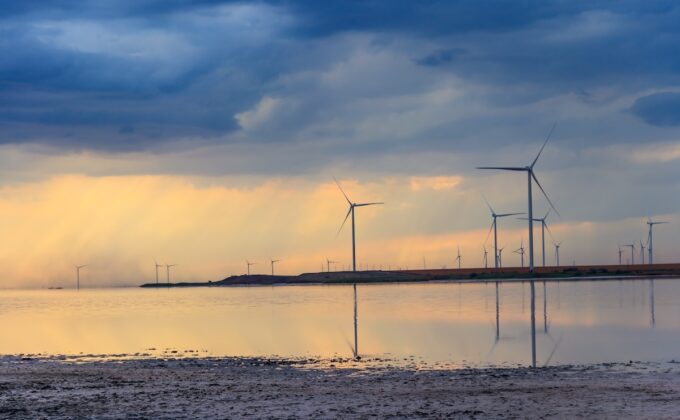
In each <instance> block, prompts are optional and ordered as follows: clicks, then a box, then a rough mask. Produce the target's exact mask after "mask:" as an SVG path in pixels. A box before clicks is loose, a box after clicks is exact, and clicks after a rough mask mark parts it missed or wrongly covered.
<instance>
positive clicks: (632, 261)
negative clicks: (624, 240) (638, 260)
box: [624, 243, 635, 265]
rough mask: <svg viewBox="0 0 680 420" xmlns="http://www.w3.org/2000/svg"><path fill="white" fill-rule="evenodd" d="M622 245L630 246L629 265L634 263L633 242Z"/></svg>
mask: <svg viewBox="0 0 680 420" xmlns="http://www.w3.org/2000/svg"><path fill="white" fill-rule="evenodd" d="M624 246H629V247H630V265H635V244H634V243H632V244H628V245H624Z"/></svg>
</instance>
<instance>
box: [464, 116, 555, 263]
mask: <svg viewBox="0 0 680 420" xmlns="http://www.w3.org/2000/svg"><path fill="white" fill-rule="evenodd" d="M554 130H555V125H553V126H552V128H551V129H550V132H549V133H548V137H547V138H546V139H545V142H544V143H543V146H541V149H540V150H539V151H538V155H536V158H535V159H534V160H533V162H531V165H529V166H481V167H478V168H477V169H492V170H501V171H515V172H526V173H527V181H528V183H527V186H528V202H529V205H528V207H529V211H528V219H529V271H530V272H533V271H534V210H533V200H532V195H531V186H532V183H533V182H532V180H533V181H535V182H536V185H537V186H538V188H539V189H540V190H541V192H542V193H543V196H545V199H546V200H548V204H550V207H552V209H553V210H554V211H555V213H556V214H557V215H559V214H560V213H559V212H558V211H557V209H555V206H553V204H552V201H550V198H549V197H548V194H547V193H546V192H545V190H544V189H543V187H542V186H541V183H540V182H538V178H536V174H535V173H534V166H535V165H536V162H538V158H540V157H541V153H543V149H544V148H545V145H546V144H548V140H550V136H551V135H552V133H553V131H554Z"/></svg>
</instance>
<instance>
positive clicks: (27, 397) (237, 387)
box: [0, 356, 680, 419]
mask: <svg viewBox="0 0 680 420" xmlns="http://www.w3.org/2000/svg"><path fill="white" fill-rule="evenodd" d="M679 413H680V364H677V363H673V362H670V363H663V364H659V363H629V364H605V365H588V366H562V367H548V368H539V369H529V368H522V367H516V368H484V369H481V368H479V369H472V368H464V369H450V368H446V367H445V368H443V369H442V368H441V366H439V367H436V366H433V367H428V366H420V365H417V364H412V365H394V364H392V363H391V362H389V361H379V362H378V363H375V362H373V363H371V362H368V363H362V362H359V363H355V362H352V361H349V360H317V359H313V360H310V359H301V360H286V359H262V358H178V359H164V358H155V357H150V358H142V359H136V360H135V359H133V360H127V359H121V360H115V359H114V360H104V359H102V360H98V359H97V358H96V357H95V358H86V359H85V358H82V359H70V360H65V358H63V357H50V358H35V357H30V358H26V357H18V356H5V357H2V358H0V416H1V417H3V418H39V417H54V418H73V417H78V418H81V417H96V418H130V417H134V418H140V417H142V418H188V417H194V418H234V417H243V416H254V417H257V418H273V417H276V418H281V417H286V418H309V417H317V418H369V417H374V416H378V417H381V418H382V417H433V418H451V417H454V418H485V417H503V418H527V417H529V418H538V417H553V416H557V417H567V418H572V417H581V416H589V417H598V418H603V417H604V418H613V417H624V418H655V419H658V418H673V417H675V418H677V416H678V415H679Z"/></svg>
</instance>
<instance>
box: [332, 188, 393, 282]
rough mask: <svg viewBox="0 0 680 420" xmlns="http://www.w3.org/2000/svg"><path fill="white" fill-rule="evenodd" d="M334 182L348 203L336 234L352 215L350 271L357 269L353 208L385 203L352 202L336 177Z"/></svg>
mask: <svg viewBox="0 0 680 420" xmlns="http://www.w3.org/2000/svg"><path fill="white" fill-rule="evenodd" d="M334 179H335V178H334ZM335 183H336V184H337V185H338V188H339V189H340V192H342V195H344V196H345V200H347V204H349V210H348V211H347V216H345V220H343V221H342V225H340V229H338V235H339V234H340V232H341V231H342V228H343V227H344V226H345V223H346V222H347V219H348V218H349V216H350V215H351V216H352V271H357V258H356V236H355V227H354V209H355V208H357V207H366V206H375V205H379V204H385V203H382V202H375V203H354V202H352V200H350V199H349V197H348V196H347V194H346V193H345V190H343V189H342V187H341V186H340V183H339V182H338V180H337V179H336V180H335Z"/></svg>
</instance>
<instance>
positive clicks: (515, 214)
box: [496, 213, 526, 217]
mask: <svg viewBox="0 0 680 420" xmlns="http://www.w3.org/2000/svg"><path fill="white" fill-rule="evenodd" d="M521 214H526V213H503V214H497V215H496V217H508V216H519V215H521Z"/></svg>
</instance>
